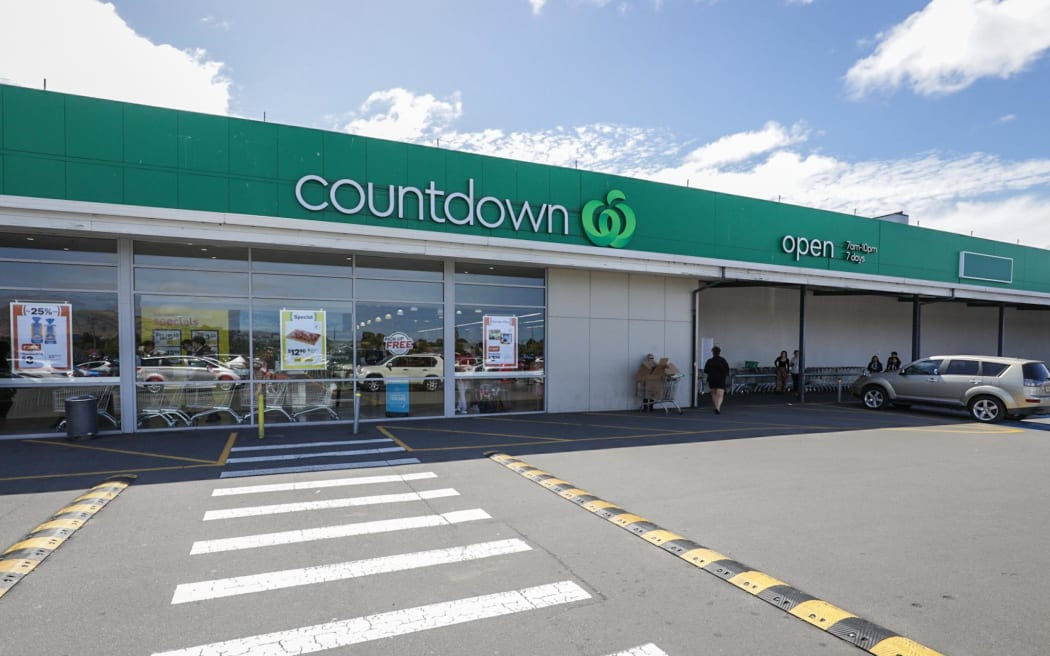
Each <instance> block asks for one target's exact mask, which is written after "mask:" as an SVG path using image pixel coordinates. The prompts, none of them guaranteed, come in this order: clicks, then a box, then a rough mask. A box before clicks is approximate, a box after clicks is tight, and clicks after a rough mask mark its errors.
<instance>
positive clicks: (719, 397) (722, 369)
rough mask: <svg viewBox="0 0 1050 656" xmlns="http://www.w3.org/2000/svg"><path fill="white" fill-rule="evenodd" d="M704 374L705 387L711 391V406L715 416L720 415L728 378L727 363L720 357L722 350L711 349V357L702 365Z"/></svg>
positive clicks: (717, 348)
mask: <svg viewBox="0 0 1050 656" xmlns="http://www.w3.org/2000/svg"><path fill="white" fill-rule="evenodd" d="M704 373H705V374H706V375H707V387H708V388H709V389H710V390H711V404H712V405H713V406H714V407H715V414H716V415H720V414H722V401H723V400H724V399H725V394H726V380H727V379H728V378H729V363H728V362H726V359H725V358H723V357H722V349H721V348H719V347H717V346H715V347H714V348H712V349H711V357H710V358H708V360H707V362H705V363H704Z"/></svg>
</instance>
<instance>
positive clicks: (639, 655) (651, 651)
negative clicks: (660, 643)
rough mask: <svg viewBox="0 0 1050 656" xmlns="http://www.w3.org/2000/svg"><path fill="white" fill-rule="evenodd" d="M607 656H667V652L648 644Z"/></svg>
mask: <svg viewBox="0 0 1050 656" xmlns="http://www.w3.org/2000/svg"><path fill="white" fill-rule="evenodd" d="M609 656H667V652H665V651H664V650H662V649H660V648H659V647H657V646H656V645H654V644H653V643H651V642H650V643H649V644H646V645H640V646H638V647H633V648H631V649H628V650H627V651H618V652H616V653H615V654H609Z"/></svg>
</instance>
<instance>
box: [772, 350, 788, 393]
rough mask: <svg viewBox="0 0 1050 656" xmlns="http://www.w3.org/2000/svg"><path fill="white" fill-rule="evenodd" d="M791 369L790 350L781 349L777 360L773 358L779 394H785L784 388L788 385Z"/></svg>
mask: <svg viewBox="0 0 1050 656" xmlns="http://www.w3.org/2000/svg"><path fill="white" fill-rule="evenodd" d="M790 369H791V360H789V359H788V352H787V351H781V352H780V355H778V356H777V359H776V360H773V372H774V373H776V375H777V387H776V389H777V394H783V393H784V388H786V387H787V382H788V372H789V371H790Z"/></svg>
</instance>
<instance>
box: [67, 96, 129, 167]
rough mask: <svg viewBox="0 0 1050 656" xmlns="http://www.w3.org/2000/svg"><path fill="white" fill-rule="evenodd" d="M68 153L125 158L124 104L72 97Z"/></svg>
mask: <svg viewBox="0 0 1050 656" xmlns="http://www.w3.org/2000/svg"><path fill="white" fill-rule="evenodd" d="M66 108H67V110H68V111H67V112H66V115H65V117H66V127H65V134H66V148H65V155H66V156H67V157H82V158H85V159H93V160H105V161H108V162H118V163H119V162H122V161H124V111H123V107H121V106H120V105H118V104H115V103H112V102H106V101H104V100H95V99H93V98H78V97H75V96H74V97H70V98H69V100H68V102H67V103H66Z"/></svg>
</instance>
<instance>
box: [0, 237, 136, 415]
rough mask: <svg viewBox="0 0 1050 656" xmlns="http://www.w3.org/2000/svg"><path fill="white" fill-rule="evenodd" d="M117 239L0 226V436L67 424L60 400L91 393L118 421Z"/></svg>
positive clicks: (102, 411) (101, 409)
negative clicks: (29, 232) (1, 283)
mask: <svg viewBox="0 0 1050 656" xmlns="http://www.w3.org/2000/svg"><path fill="white" fill-rule="evenodd" d="M116 251H117V248H116V241H114V240H104V239H73V238H69V237H59V236H51V235H34V236H24V235H15V234H8V233H0V280H3V281H4V282H5V283H7V284H9V285H15V284H17V288H7V289H2V288H0V306H2V308H3V312H2V313H0V435H16V434H32V433H44V434H46V433H49V432H59V431H62V430H64V424H63V423H62V420H63V416H64V414H65V400H66V398H68V397H70V396H83V395H90V396H94V397H95V399H96V403H97V406H98V413H99V429H100V430H115V429H117V428H119V421H120V412H119V410H120V399H119V394H118V390H117V386H118V383H119V375H120V363H119V358H118V341H119V339H118V337H119V336H118V324H117V294H116V288H117V267H116V263H117V256H116Z"/></svg>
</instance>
